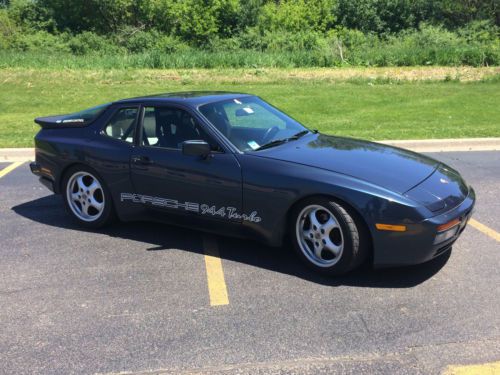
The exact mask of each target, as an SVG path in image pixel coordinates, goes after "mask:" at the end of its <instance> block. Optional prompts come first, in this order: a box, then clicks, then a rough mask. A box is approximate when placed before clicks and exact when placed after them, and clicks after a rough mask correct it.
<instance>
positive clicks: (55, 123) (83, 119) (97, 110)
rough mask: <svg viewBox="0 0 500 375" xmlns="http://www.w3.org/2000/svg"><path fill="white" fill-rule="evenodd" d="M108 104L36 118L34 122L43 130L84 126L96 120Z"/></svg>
mask: <svg viewBox="0 0 500 375" xmlns="http://www.w3.org/2000/svg"><path fill="white" fill-rule="evenodd" d="M109 105H110V104H103V105H99V106H96V107H92V108H88V109H85V110H83V111H79V112H75V113H70V114H67V115H57V116H47V117H38V118H36V119H35V122H36V123H37V124H39V125H41V126H42V127H44V128H54V127H63V126H64V127H66V126H77V127H78V126H85V125H88V124H90V123H91V122H92V121H94V120H95V119H97V118H98V117H99V116H100V115H101V114H102V113H103V112H104V111H105V110H106V109H107V108H108V107H109Z"/></svg>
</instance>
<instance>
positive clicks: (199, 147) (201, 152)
mask: <svg viewBox="0 0 500 375" xmlns="http://www.w3.org/2000/svg"><path fill="white" fill-rule="evenodd" d="M182 154H183V155H189V156H201V157H203V158H206V157H207V156H208V155H209V154H210V145H209V144H208V143H207V142H205V141H200V140H191V141H184V142H182Z"/></svg>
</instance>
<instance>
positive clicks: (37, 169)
mask: <svg viewBox="0 0 500 375" xmlns="http://www.w3.org/2000/svg"><path fill="white" fill-rule="evenodd" d="M30 169H31V173H33V174H34V175H35V176H38V177H39V179H38V180H39V181H40V183H41V184H42V185H43V186H45V187H46V188H47V189H49V190H50V191H52V192H54V180H52V179H51V176H50V175H48V174H47V173H46V171H45V170H44V169H43V168H42V167H41V166H40V164H39V163H37V162H32V163H30Z"/></svg>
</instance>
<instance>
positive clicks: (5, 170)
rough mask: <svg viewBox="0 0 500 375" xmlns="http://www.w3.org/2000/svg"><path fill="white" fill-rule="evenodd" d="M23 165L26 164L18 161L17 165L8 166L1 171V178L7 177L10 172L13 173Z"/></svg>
mask: <svg viewBox="0 0 500 375" xmlns="http://www.w3.org/2000/svg"><path fill="white" fill-rule="evenodd" d="M23 164H24V162H22V161H16V162H15V163H12V164H9V165H8V166H6V167H5V168H4V169H2V170H1V171H0V178H2V177H3V176H5V175H6V174H7V173H9V172H12V171H13V170H14V169H16V168H17V167H19V166H20V165H23Z"/></svg>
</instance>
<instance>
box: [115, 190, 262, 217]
mask: <svg viewBox="0 0 500 375" xmlns="http://www.w3.org/2000/svg"><path fill="white" fill-rule="evenodd" d="M120 200H121V201H122V202H126V201H130V202H133V203H144V204H151V205H152V206H157V207H166V208H173V209H176V210H184V211H189V212H196V213H199V214H201V215H210V216H219V217H222V218H228V219H235V220H244V221H250V222H253V223H260V222H261V221H262V218H261V217H259V216H258V213H257V211H252V212H251V213H250V214H242V213H239V212H238V211H237V209H236V208H235V207H219V208H217V207H216V206H214V205H212V206H210V205H208V204H205V203H195V202H179V201H178V200H176V199H169V198H160V197H151V196H149V195H142V194H132V193H121V195H120Z"/></svg>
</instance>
